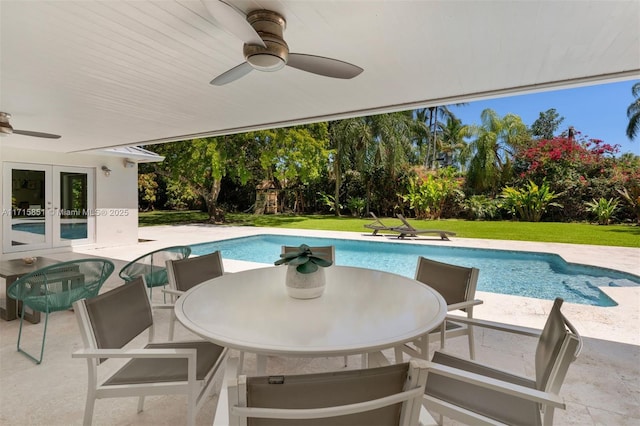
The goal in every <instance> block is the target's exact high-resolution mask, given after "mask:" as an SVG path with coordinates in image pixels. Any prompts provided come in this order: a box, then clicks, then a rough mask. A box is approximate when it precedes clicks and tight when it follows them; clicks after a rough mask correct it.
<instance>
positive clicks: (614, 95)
mask: <svg viewBox="0 0 640 426" xmlns="http://www.w3.org/2000/svg"><path fill="white" fill-rule="evenodd" d="M638 81H639V80H631V81H624V82H619V83H609V84H602V85H597V86H586V87H580V88H575V89H565V90H556V91H550V92H541V93H534V94H530V95H521V96H512V97H508V98H499V99H490V100H486V101H476V102H470V103H468V104H467V105H465V106H460V107H456V106H452V107H451V108H450V110H451V111H452V112H453V113H454V114H455V115H456V117H458V118H459V119H461V120H462V122H463V123H464V124H480V113H481V112H482V111H483V110H484V109H486V108H491V109H493V110H494V111H496V112H497V113H498V114H499V115H500V116H501V117H503V116H504V115H506V114H508V113H513V114H516V115H519V116H520V118H522V121H523V122H524V123H525V124H526V125H527V126H531V124H533V122H534V121H535V120H536V119H537V118H538V117H539V116H540V112H544V111H547V110H548V109H550V108H555V109H556V111H557V112H558V114H559V115H560V116H561V117H564V121H563V122H562V123H561V124H560V129H559V132H558V133H560V131H562V130H565V129H567V128H568V127H569V126H573V127H574V128H575V129H576V130H579V131H581V132H582V135H583V136H587V137H589V138H593V139H602V140H603V141H604V142H606V143H608V144H611V145H614V144H618V145H620V154H622V153H625V152H632V153H634V154H636V155H640V137H636V139H635V140H634V141H630V140H629V139H628V138H627V136H626V133H625V132H626V129H627V125H628V124H629V120H628V118H627V107H628V106H629V104H631V103H632V102H633V101H634V97H633V95H632V94H631V86H633V84H634V83H636V82H638Z"/></svg>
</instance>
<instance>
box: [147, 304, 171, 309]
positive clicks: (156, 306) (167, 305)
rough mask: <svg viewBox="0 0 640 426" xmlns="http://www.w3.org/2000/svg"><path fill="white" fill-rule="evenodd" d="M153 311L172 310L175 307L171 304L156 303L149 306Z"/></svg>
mask: <svg viewBox="0 0 640 426" xmlns="http://www.w3.org/2000/svg"><path fill="white" fill-rule="evenodd" d="M151 307H152V308H153V309H173V308H175V307H176V306H175V305H174V304H173V303H158V304H157V305H156V304H153V305H151Z"/></svg>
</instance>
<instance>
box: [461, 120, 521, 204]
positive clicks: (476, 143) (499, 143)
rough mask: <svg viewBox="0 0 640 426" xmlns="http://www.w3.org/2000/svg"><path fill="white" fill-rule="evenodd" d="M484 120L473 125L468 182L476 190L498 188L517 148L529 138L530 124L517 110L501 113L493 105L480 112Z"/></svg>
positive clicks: (480, 191) (479, 191)
mask: <svg viewBox="0 0 640 426" xmlns="http://www.w3.org/2000/svg"><path fill="white" fill-rule="evenodd" d="M480 118H481V121H482V124H481V125H480V126H471V128H470V131H471V134H473V135H474V136H475V137H476V139H475V140H473V141H472V142H471V146H470V148H471V152H472V153H473V157H472V158H471V162H470V163H469V171H468V173H467V184H468V185H469V186H470V187H471V188H472V189H473V190H475V191H476V192H477V193H482V192H487V191H495V190H496V189H497V187H498V184H499V183H500V180H501V178H502V177H503V176H504V175H505V172H507V171H508V170H507V169H508V167H509V165H510V164H511V163H510V162H511V158H512V157H513V155H514V154H515V151H516V149H517V148H519V147H521V146H524V145H525V144H526V143H527V141H528V140H529V139H530V135H529V132H528V130H527V126H526V125H525V124H524V123H523V122H522V119H521V118H520V117H519V116H517V115H514V114H507V115H505V116H504V117H500V116H499V115H498V114H497V113H496V112H495V111H493V110H492V109H485V110H484V111H482V114H481V115H480Z"/></svg>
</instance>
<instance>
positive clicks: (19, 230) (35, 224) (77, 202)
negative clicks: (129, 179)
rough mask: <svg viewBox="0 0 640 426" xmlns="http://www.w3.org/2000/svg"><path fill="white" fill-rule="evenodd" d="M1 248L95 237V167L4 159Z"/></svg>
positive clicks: (58, 244) (42, 246)
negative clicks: (14, 161) (12, 161)
mask: <svg viewBox="0 0 640 426" xmlns="http://www.w3.org/2000/svg"><path fill="white" fill-rule="evenodd" d="M3 182H4V188H3V194H4V197H3V198H4V199H3V200H2V206H3V211H2V219H3V220H2V222H3V223H2V226H3V236H2V239H3V249H4V252H5V253H8V252H18V251H29V250H36V249H46V248H52V247H63V246H70V245H76V244H87V243H91V242H94V241H95V217H94V216H92V212H93V211H94V169H91V168H84V167H70V166H51V165H45V164H27V163H4V167H3Z"/></svg>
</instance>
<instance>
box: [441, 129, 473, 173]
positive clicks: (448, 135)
mask: <svg viewBox="0 0 640 426" xmlns="http://www.w3.org/2000/svg"><path fill="white" fill-rule="evenodd" d="M438 127H439V131H440V135H441V138H442V146H441V147H440V149H441V151H442V153H444V154H445V156H447V157H448V158H450V162H449V161H447V163H448V164H447V165H454V164H456V163H457V165H458V170H460V171H464V167H465V165H466V162H467V159H468V152H469V150H468V149H467V148H468V144H467V142H466V141H465V140H464V139H465V138H466V137H470V136H471V131H470V128H469V126H465V125H463V124H462V121H461V120H459V119H457V118H455V117H449V118H447V122H446V123H439V124H438Z"/></svg>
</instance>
